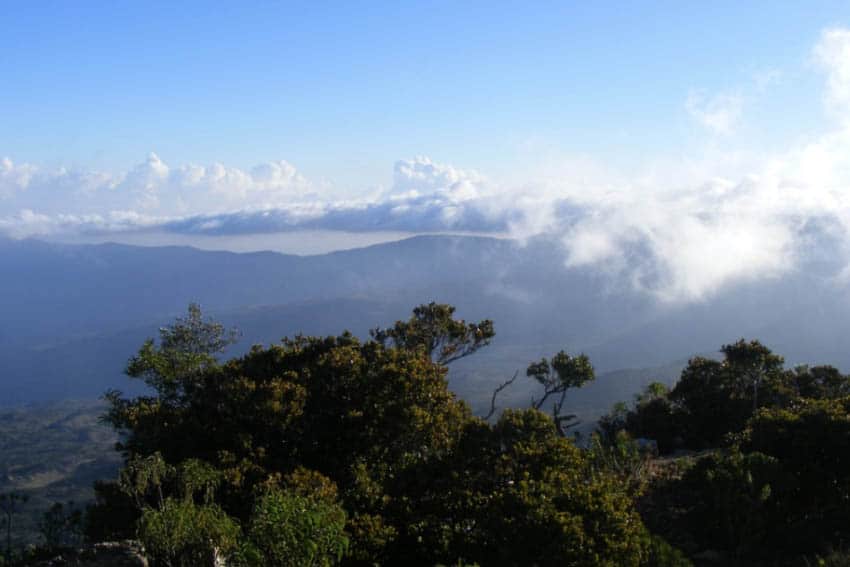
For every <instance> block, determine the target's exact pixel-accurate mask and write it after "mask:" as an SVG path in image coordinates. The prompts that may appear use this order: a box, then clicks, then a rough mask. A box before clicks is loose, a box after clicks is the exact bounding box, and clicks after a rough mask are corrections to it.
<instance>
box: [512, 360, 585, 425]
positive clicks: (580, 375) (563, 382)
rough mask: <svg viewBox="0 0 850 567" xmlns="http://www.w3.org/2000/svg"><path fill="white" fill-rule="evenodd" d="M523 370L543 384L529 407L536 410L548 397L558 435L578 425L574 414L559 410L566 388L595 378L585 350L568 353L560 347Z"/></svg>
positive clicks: (582, 384) (562, 406)
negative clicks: (539, 392)
mask: <svg viewBox="0 0 850 567" xmlns="http://www.w3.org/2000/svg"><path fill="white" fill-rule="evenodd" d="M525 373H526V376H529V377H531V378H533V379H534V380H535V381H536V382H537V383H538V384H540V385H541V386H542V387H543V395H541V396H540V398H539V399H532V400H531V407H532V408H534V409H536V410H539V409H541V408H542V407H543V406H544V405H545V404H546V402H547V401H548V400H550V399H551V400H552V419H553V421H554V422H555V427H556V428H557V430H558V432H559V433H560V434H561V435H566V430H567V429H569V428H570V427H574V426H575V425H578V422H576V421H574V420H575V417H576V416H575V415H569V414H564V413H562V412H563V409H564V402H565V401H566V397H567V390H569V389H571V388H580V387H582V386H584V385H585V384H586V383H588V382H590V381H592V380H593V379H594V378H595V374H594V371H593V365H592V364H590V359H589V358H588V357H587V356H586V355H584V354H580V355H578V356H570V355H569V354H567V353H566V352H564V351H560V352H558V353H557V354H556V355H555V356H553V357H552V358H549V359H547V358H542V359H541V360H540V362H534V363H532V364H530V365H529V366H528V369H527V370H526V372H525Z"/></svg>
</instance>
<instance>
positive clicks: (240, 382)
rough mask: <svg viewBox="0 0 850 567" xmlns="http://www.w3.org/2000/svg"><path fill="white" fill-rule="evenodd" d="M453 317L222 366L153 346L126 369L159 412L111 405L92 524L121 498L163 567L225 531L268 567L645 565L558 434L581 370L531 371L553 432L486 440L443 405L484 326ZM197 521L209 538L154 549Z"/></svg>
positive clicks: (621, 493)
mask: <svg viewBox="0 0 850 567" xmlns="http://www.w3.org/2000/svg"><path fill="white" fill-rule="evenodd" d="M453 311H454V310H453V308H450V307H448V306H439V305H436V304H432V305H430V306H424V308H423V306H420V308H417V311H415V312H414V317H413V318H412V319H411V320H410V321H407V322H398V323H396V325H395V326H394V327H392V328H391V329H392V332H388V333H387V334H385V335H381V334H380V333H378V332H376V333H375V336H374V339H373V340H368V341H365V342H363V341H360V340H358V339H357V338H355V337H354V336H352V335H351V334H349V333H343V334H341V335H339V336H331V337H304V336H296V337H294V338H288V339H284V340H283V341H282V342H281V343H280V344H278V345H272V346H269V347H260V346H256V347H254V348H252V349H251V351H250V352H248V353H247V354H246V355H244V356H241V357H239V358H235V359H232V360H229V361H227V362H224V363H218V362H217V361H216V360H215V358H214V353H213V352H211V351H214V350H215V349H211V348H207V347H204V348H199V349H198V348H193V349H190V352H189V354H186V355H185V356H184V355H183V354H181V353H180V352H179V349H178V352H174V350H173V349H172V348H171V346H170V345H171V344H172V343H168V342H167V341H166V340H165V338H163V339H162V340H161V342H160V345H158V346H157V345H154V344H152V343H146V345H145V346H143V348H142V350H141V351H140V353H139V355H138V356H137V357H136V358H135V359H134V360H136V361H149V362H144V363H143V364H141V363H134V362H133V361H131V364H130V369H131V370H132V372H131V375H135V376H138V377H140V378H142V379H144V380H145V381H146V383H147V384H148V385H149V386H151V388H152V389H153V395H150V396H141V397H137V398H132V399H125V398H122V397H121V396H120V395H118V394H114V393H113V394H112V395H110V397H109V401H110V403H111V407H110V410H109V413H108V417H107V419H108V420H109V421H110V422H111V423H112V424H113V425H114V426H115V427H116V428H118V429H119V430H120V431H121V432H122V439H123V441H122V446H121V447H122V449H123V451H124V453H125V455H126V457H127V461H126V464H125V468H124V470H123V472H122V474H121V479H120V482H119V483H118V486H119V488H122V487H123V488H124V490H123V492H120V491H119V493H121V494H123V495H124V498H125V499H124V500H121V499H120V498H118V499H117V502H115V500H116V499H115V498H114V495H115V492H114V491H112V492H110V491H109V490H102V491H101V492H100V493H99V497H100V498H101V502H102V503H104V504H105V505H104V506H102V507H101V508H100V510H112V509H115V510H119V509H121V506H124V505H126V503H127V498H129V501H130V503H131V505H132V507H133V508H134V509H137V510H140V512H139V514H140V520H139V526H140V532H141V533H142V534H143V535H144V536H145V537H147V538H153V539H154V540H155V541H156V542H158V543H156V545H154V547H155V548H156V549H160V550H161V551H160V553H162V554H165V555H160V557H171V558H172V559H168V560H170V561H172V560H175V559H173V558H174V557H176V555H174V554H175V553H176V551H175V550H178V549H183V548H180V547H179V545H178V544H179V542H180V541H186V542H188V543H187V547H186V548H185V550H187V553H189V552H191V553H195V551H198V550H201V551H202V549H201V548H198V547H197V545H198V544H197V542H199V541H210V540H213V541H214V540H215V538H220V539H221V540H222V541H223V542H224V543H222V544H221V545H219V547H221V548H222V549H230V547H228V546H227V545H225V543H228V545H229V542H230V541H231V538H230V535H232V534H233V533H235V531H233V530H231V529H230V527H229V524H227V522H226V519H228V518H232V520H233V521H234V522H238V523H239V524H241V525H242V526H246V529H247V532H245V533H243V534H242V536H241V537H242V538H243V541H242V545H240V546H239V549H240V550H241V553H242V557H243V559H245V560H251V558H253V560H256V561H261V562H262V561H265V562H267V563H269V562H271V563H275V562H276V561H278V560H279V559H280V557H281V556H282V555H283V554H288V553H302V552H304V551H305V550H307V551H309V552H310V553H312V554H313V555H311V557H312V558H313V559H312V560H314V561H316V562H318V563H319V564H324V563H327V562H330V561H331V560H333V559H335V558H336V557H337V554H338V552H339V550H340V543H341V542H342V541H343V539H342V538H345V539H346V540H347V541H348V545H347V546H346V552H345V556H344V558H343V561H344V562H347V563H349V564H375V563H380V564H398V563H400V562H405V563H409V564H413V565H433V564H434V563H437V562H440V563H444V564H455V563H457V562H458V561H461V560H462V561H465V562H478V563H480V564H492V563H493V562H494V561H499V559H498V557H499V556H498V555H497V554H498V553H509V555H507V556H506V557H508V558H509V559H508V560H507V563H504V562H503V563H502V564H516V565H520V564H523V565H524V564H529V561H528V557H531V558H532V561H531V563H534V562H535V561H537V563H538V564H541V565H544V564H551V563H552V562H554V561H562V560H563V561H566V562H567V563H568V564H569V563H570V562H572V563H575V564H598V565H619V564H622V565H639V564H641V562H643V561H644V560H645V559H646V557H647V553H648V546H649V540H648V539H647V537H646V533H645V529H644V528H643V526H642V524H641V522H640V520H639V518H638V516H637V514H636V512H635V510H634V507H633V506H632V501H631V499H630V497H629V489H628V487H626V486H624V485H623V483H622V482H621V481H620V479H619V478H617V477H615V476H614V475H611V474H609V473H608V472H604V471H599V470H597V469H595V468H594V467H593V466H592V464H591V463H590V461H589V460H588V459H587V457H586V454H585V453H584V452H583V451H582V450H580V449H578V448H577V447H576V446H575V445H573V444H572V442H570V441H569V440H567V439H566V438H564V436H563V430H562V429H561V427H562V426H563V424H562V422H561V421H558V418H559V417H560V414H559V411H560V410H559V408H560V405H562V404H563V399H564V393H565V392H566V390H567V389H568V388H571V387H577V386H579V385H581V384H583V383H584V382H586V381H587V380H588V379H590V378H592V366H590V362H589V360H587V358H586V357H583V356H580V357H570V356H569V355H566V354H565V353H559V354H558V355H556V356H555V357H553V358H552V359H551V360H545V361H543V363H540V364H539V365H537V366H535V367H534V369H533V372H532V371H530V372H529V375H530V376H532V377H534V378H535V379H538V380H539V381H540V383H541V384H542V385H543V386H544V388H547V391H549V394H548V395H546V394H544V396H545V397H544V399H543V401H541V402H540V403H539V406H540V407H542V405H543V402H545V401H546V400H547V399H550V400H553V401H554V402H555V410H557V411H554V413H553V414H552V416H547V415H546V414H543V413H541V412H539V411H537V410H534V409H531V410H527V411H525V412H505V414H504V415H503V416H502V417H501V418H500V419H499V421H498V422H497V423H496V424H493V425H489V424H488V423H486V422H485V421H483V420H481V419H478V418H475V417H473V416H472V415H471V412H470V411H469V408H468V407H467V405H466V404H465V403H463V402H462V401H460V400H458V399H456V397H455V396H454V395H453V394H452V393H451V392H450V391H449V389H448V386H447V380H446V373H447V368H446V363H447V362H449V361H451V360H455V359H457V357H459V356H465V355H466V354H469V353H471V352H474V350H477V349H478V348H480V347H481V346H483V345H484V344H486V341H487V340H489V339H488V338H487V337H489V336H492V325H491V324H489V323H488V324H483V323H480V324H476V325H470V324H466V323H464V322H462V321H456V322H452V321H453V319H451V315H452V313H453ZM197 319H200V314H199V313H198V317H197ZM190 327H191V326H190ZM200 328H202V329H205V328H206V327H200ZM482 328H483V330H482ZM476 329H477V330H476ZM220 332H221V331H220V330H219V331H217V332H216V333H214V334H213V335H214V336H220ZM167 336H171V335H167ZM179 342H180V343H183V344H188V345H196V344H205V345H209V344H214V345H219V344H220V343H218V342H215V341H213V342H212V343H210V342H209V341H195V340H193V339H191V338H186V339H181V341H179ZM199 353H200V354H199ZM163 360H165V361H169V360H176V361H177V363H171V362H168V363H163V362H162V361H163ZM544 363H545V364H544ZM139 368H141V369H143V371H142V372H136V370H135V369H139ZM553 418H554V419H553ZM187 440H191V442H187ZM189 472H191V473H192V474H191V475H190V476H191V478H192V479H194V480H192V481H191V482H189V481H188V480H187V479H188V477H187V475H188V473H189ZM296 478H297V479H299V480H295V479H296ZM321 479H325V480H321ZM299 486H310V487H311V488H310V491H309V492H305V491H303V490H301V489H299V488H298V487H299ZM110 494H112V495H113V496H112V497H110V496H109V495H110ZM315 494H325V495H326V496H327V497H323V498H317V497H316V496H315ZM190 495H191V496H190ZM331 495H332V497H331ZM305 499H306V500H305ZM308 501H309V502H308ZM113 503H114V504H115V505H114V506H113V507H112V508H110V506H111V505H112V504H113ZM299 509H300V510H305V511H309V513H307V512H305V513H306V514H307V516H305V517H304V518H300V517H295V516H293V514H294V513H295V512H294V511H296V510H299ZM339 512H344V515H343V514H340V513H339ZM198 514H200V515H201V517H199V518H198V522H200V523H199V525H203V526H207V527H209V530H212V531H209V533H207V535H206V536H204V537H205V538H206V539H203V538H202V539H197V537H196V536H197V534H194V532H193V533H183V534H182V535H181V536H180V539H179V540H174V539H169V538H168V537H166V536H167V535H168V534H169V533H175V534H180V533H181V532H180V531H179V529H177V526H175V522H180V521H183V520H182V519H185V518H191V517H193V515H198ZM301 519H304V520H305V521H307V520H308V519H309V522H308V523H306V524H299V522H300V521H301ZM202 520H203V521H202ZM278 520H280V522H282V523H283V524H285V526H281V531H279V532H278V531H276V530H273V529H271V527H270V526H272V525H273V524H274V523H275V522H277V521H278ZM343 523H344V530H345V533H344V534H341V532H340V525H343ZM213 528H215V529H213ZM205 529H206V528H205ZM216 530H218V531H216ZM198 537H199V536H198ZM526 540H527V541H528V542H532V544H533V545H532V549H533V550H534V551H533V552H530V553H531V555H530V556H529V555H528V553H529V552H527V551H523V550H524V549H525V548H524V545H525V542H526ZM311 541H312V542H313V543H312V544H309V542H311ZM293 546H295V547H293ZM305 546H306V547H305ZM293 550H294V551H293ZM201 551H198V553H200V552H201ZM180 553H182V551H181V552H180ZM168 554H171V555H168ZM535 558H536V559H535ZM163 560H165V559H163ZM323 562H324V563H323Z"/></svg>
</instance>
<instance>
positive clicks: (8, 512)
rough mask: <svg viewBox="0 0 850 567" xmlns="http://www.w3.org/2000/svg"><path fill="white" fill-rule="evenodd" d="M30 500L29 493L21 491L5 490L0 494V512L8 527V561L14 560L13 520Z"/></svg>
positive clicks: (6, 552) (4, 525) (4, 524)
mask: <svg viewBox="0 0 850 567" xmlns="http://www.w3.org/2000/svg"><path fill="white" fill-rule="evenodd" d="M27 502H29V495H27V494H22V493H20V492H4V493H2V494H0V513H2V514H3V517H2V520H3V526H2V527H4V528H6V551H5V557H6V563H11V562H12V521H13V520H14V518H15V516H16V515H17V514H20V512H21V509H22V508H23V507H24V505H25V504H26V503H27Z"/></svg>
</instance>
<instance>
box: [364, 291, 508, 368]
mask: <svg viewBox="0 0 850 567" xmlns="http://www.w3.org/2000/svg"><path fill="white" fill-rule="evenodd" d="M454 312H455V308H454V307H453V306H451V305H447V304H444V303H435V302H433V301H432V302H431V303H428V304H422V305H419V306H418V307H416V308H414V309H413V315H412V316H411V317H410V319H408V320H407V321H396V323H395V325H393V326H392V327H388V328H386V329H382V328H380V327H379V328H377V329H373V330H372V331H371V336H372V338H373V339H374V340H375V341H377V342H379V343H381V344H383V345H384V346H387V345H393V346H396V347H398V348H404V349H408V350H416V349H421V350H423V351H424V352H426V353H428V354H429V355H430V356H431V357H433V359H434V361H435V362H437V363H439V364H443V365H445V364H449V363H450V362H454V361H455V360H458V359H459V358H463V357H465V356H469V355H470V354H473V353H474V352H476V351H477V350H478V349H480V348H482V347H485V346H487V345H488V344H490V341H491V340H492V339H493V337H494V336H495V334H496V332H495V330H494V328H493V322H492V321H490V320H489V319H484V320H482V321H479V322H478V323H467V322H466V321H464V320H463V319H455V318H454Z"/></svg>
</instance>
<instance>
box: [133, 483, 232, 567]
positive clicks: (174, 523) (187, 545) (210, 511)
mask: <svg viewBox="0 0 850 567" xmlns="http://www.w3.org/2000/svg"><path fill="white" fill-rule="evenodd" d="M239 534H240V530H239V526H238V524H237V523H236V522H235V521H234V520H233V519H231V518H230V517H229V516H227V514H225V513H224V511H223V510H222V509H221V508H220V507H219V506H217V505H215V504H204V505H197V504H195V503H194V502H193V501H192V500H183V499H174V498H166V499H165V500H164V501H163V503H162V506H161V507H160V508H146V509H145V510H144V511H143V512H142V516H141V520H140V522H139V539H140V540H141V541H142V544H143V545H144V547H145V552H146V554H147V556H148V558H149V559H150V560H151V561H152V562H153V564H154V565H162V566H167V567H195V566H199V565H213V564H214V558H215V557H216V556H217V555H220V556H223V557H227V556H228V555H229V554H231V553H232V552H233V551H234V550H235V549H236V547H237V544H238V541H239Z"/></svg>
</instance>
